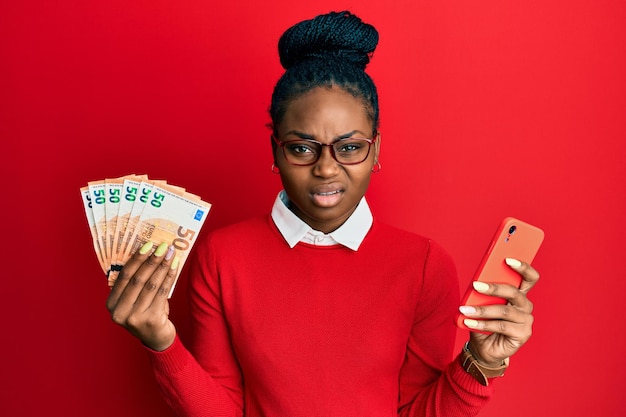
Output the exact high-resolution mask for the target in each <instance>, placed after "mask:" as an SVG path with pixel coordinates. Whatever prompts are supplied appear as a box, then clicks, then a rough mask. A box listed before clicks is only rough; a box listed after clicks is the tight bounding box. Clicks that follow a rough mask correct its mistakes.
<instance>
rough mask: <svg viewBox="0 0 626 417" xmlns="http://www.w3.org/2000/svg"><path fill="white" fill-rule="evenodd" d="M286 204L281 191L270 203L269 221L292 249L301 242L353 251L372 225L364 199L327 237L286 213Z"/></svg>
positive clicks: (287, 211)
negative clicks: (340, 246)
mask: <svg viewBox="0 0 626 417" xmlns="http://www.w3.org/2000/svg"><path fill="white" fill-rule="evenodd" d="M288 203H289V197H287V193H285V190H282V191H281V192H280V193H278V196H277V197H276V200H275V201H274V206H273V207H272V220H274V223H275V224H276V227H278V230H279V231H280V233H281V234H282V235H283V238H284V239H285V241H286V242H287V244H288V245H289V247H290V248H293V247H294V246H296V244H297V243H298V242H304V243H309V244H312V245H318V246H328V245H336V244H340V245H344V246H346V247H348V248H350V249H352V250H354V251H356V250H357V249H359V246H360V245H361V243H362V242H363V239H365V235H367V232H368V231H369V229H370V227H371V226H372V222H373V217H372V212H371V210H370V208H369V205H368V204H367V201H365V197H363V198H361V201H360V202H359V204H358V205H357V207H356V209H355V210H354V213H352V214H351V215H350V217H349V218H348V220H346V221H345V223H344V224H342V225H341V226H340V227H339V228H338V229H337V230H335V231H333V232H331V233H329V234H326V233H323V232H320V231H319V230H314V229H312V228H311V226H309V225H308V224H306V223H305V222H304V221H302V219H300V218H299V217H298V216H296V215H295V214H294V213H293V212H292V211H291V210H289V208H288V207H287V205H288Z"/></svg>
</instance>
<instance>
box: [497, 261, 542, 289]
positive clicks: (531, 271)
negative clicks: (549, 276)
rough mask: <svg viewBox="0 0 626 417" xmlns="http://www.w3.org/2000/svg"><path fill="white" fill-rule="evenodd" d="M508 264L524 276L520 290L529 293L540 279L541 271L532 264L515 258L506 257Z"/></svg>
mask: <svg viewBox="0 0 626 417" xmlns="http://www.w3.org/2000/svg"><path fill="white" fill-rule="evenodd" d="M505 262H506V264H507V265H508V266H509V267H511V269H513V270H514V271H516V272H518V273H519V274H520V275H521V276H522V283H521V285H520V288H519V289H520V291H522V292H523V293H527V292H528V291H530V289H531V288H532V287H534V286H535V284H537V281H539V272H537V270H536V269H535V268H533V267H532V266H530V264H528V263H526V262H522V261H519V260H517V259H513V258H506V260H505Z"/></svg>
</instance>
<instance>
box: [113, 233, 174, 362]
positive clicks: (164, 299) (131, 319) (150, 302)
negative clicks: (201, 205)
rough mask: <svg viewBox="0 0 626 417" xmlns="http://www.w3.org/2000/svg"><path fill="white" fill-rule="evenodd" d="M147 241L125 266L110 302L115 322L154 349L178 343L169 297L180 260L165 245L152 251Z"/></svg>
mask: <svg viewBox="0 0 626 417" xmlns="http://www.w3.org/2000/svg"><path fill="white" fill-rule="evenodd" d="M152 247H153V244H152V242H147V243H146V244H145V245H144V246H142V247H141V249H139V250H138V251H137V252H136V253H135V254H134V255H133V256H132V257H131V258H130V259H129V260H128V262H127V263H126V265H124V267H123V268H122V270H121V272H120V275H119V276H118V277H117V279H116V281H115V285H114V286H113V289H112V290H111V294H110V295H109V298H108V299H107V304H106V305H107V309H108V310H109V312H110V313H111V318H112V319H113V321H114V322H115V323H117V324H119V325H120V326H122V327H124V328H125V329H126V330H128V331H129V332H130V333H132V334H133V335H134V336H136V337H137V338H139V340H141V342H142V343H143V344H144V345H146V346H148V347H149V348H151V349H154V350H159V351H161V350H165V349H167V348H168V347H169V346H171V344H172V343H173V342H174V338H175V336H176V329H175V328H174V324H173V323H172V322H171V321H170V319H169V317H168V316H169V302H168V296H169V293H170V289H171V288H172V286H173V285H174V280H175V278H176V272H177V269H178V263H179V258H178V257H175V256H174V254H175V249H174V247H173V246H168V245H167V244H166V243H161V244H160V245H159V246H158V247H157V249H156V250H154V251H152Z"/></svg>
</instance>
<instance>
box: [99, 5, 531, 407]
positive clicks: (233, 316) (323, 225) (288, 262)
mask: <svg viewBox="0 0 626 417" xmlns="http://www.w3.org/2000/svg"><path fill="white" fill-rule="evenodd" d="M377 42H378V33H377V31H376V29H375V28H374V27H372V26H370V25H368V24H365V23H363V22H362V21H361V20H360V19H359V18H358V17H356V16H354V15H353V14H351V13H349V12H342V13H329V14H326V15H321V16H317V17H316V18H314V19H311V20H307V21H303V22H300V23H298V24H296V25H295V26H293V27H291V28H290V29H288V30H287V31H286V32H285V33H284V34H283V36H282V37H281V39H280V41H279V52H280V59H281V63H282V64H283V66H284V67H285V69H286V72H285V73H284V75H283V76H282V77H281V79H280V80H279V81H278V83H277V85H276V87H275V90H274V94H273V96H272V105H271V109H270V113H271V118H272V127H273V134H272V138H271V139H272V142H271V143H272V147H273V152H274V165H273V166H272V169H273V170H274V172H276V173H279V174H280V177H281V180H282V184H283V186H284V190H283V191H282V192H281V193H280V194H279V195H278V197H277V198H276V201H275V203H274V206H273V208H272V210H271V213H268V215H267V216H263V217H261V218H254V219H250V220H247V221H243V222H241V223H238V224H234V225H230V226H226V227H223V228H221V229H219V230H216V231H213V232H212V233H210V234H209V235H208V236H207V238H206V239H205V241H203V242H201V243H199V244H198V246H196V248H195V250H194V258H193V259H192V260H191V262H190V277H191V281H190V285H189V288H190V293H189V300H190V304H191V313H192V321H193V326H192V327H193V331H194V335H193V340H192V341H191V342H190V343H189V345H188V346H184V345H183V343H182V342H181V341H180V339H179V338H178V336H177V334H176V330H175V327H174V324H173V323H172V322H171V321H170V320H169V318H168V312H169V307H168V301H167V295H168V294H169V289H170V288H171V286H172V284H173V278H174V275H175V272H176V269H177V267H178V265H177V264H178V262H177V260H176V256H175V253H174V249H173V248H172V247H171V246H168V243H167V242H164V243H161V242H157V243H160V245H159V246H158V247H157V248H156V250H154V251H153V250H152V249H153V247H152V243H148V244H146V245H145V246H144V247H143V248H141V249H140V250H139V251H138V252H137V253H136V254H135V255H134V257H133V258H132V259H131V260H130V261H129V262H128V263H127V264H126V265H125V266H124V268H123V270H122V272H121V274H120V276H119V278H118V279H117V282H116V284H115V286H114V288H113V290H112V292H111V294H110V297H109V299H108V302H107V307H108V309H109V311H110V312H111V315H112V318H113V320H114V321H115V322H116V323H118V324H120V325H122V326H124V327H125V328H126V329H128V330H129V331H130V332H131V333H132V334H134V335H135V336H136V337H138V338H139V339H140V340H141V342H142V343H143V344H144V345H145V346H146V347H147V351H148V352H149V355H150V357H151V358H152V362H153V365H154V369H155V374H156V379H157V381H158V383H159V385H160V387H161V389H162V392H163V394H164V396H165V398H166V400H167V401H168V403H169V404H170V405H171V406H172V408H173V409H174V410H175V411H176V412H177V413H178V414H180V415H184V416H241V415H246V416H288V417H298V416H302V417H305V416H306V417H314V416H320V417H321V416H324V417H329V416H341V417H346V416H358V417H365V416H376V417H380V416H398V415H399V416H472V415H475V414H476V413H477V412H478V411H479V410H480V409H481V407H482V406H484V404H485V403H486V402H487V401H488V399H489V397H490V396H491V393H492V389H493V388H492V386H493V384H491V382H492V381H493V378H494V377H497V376H499V375H501V374H502V373H503V371H504V369H505V368H506V366H507V365H508V358H509V357H510V356H511V355H513V354H514V353H515V352H516V351H517V350H518V349H519V347H520V346H521V345H523V344H524V343H525V342H526V340H528V338H529V337H530V334H531V326H532V321H533V316H532V303H531V302H530V301H529V300H528V298H527V297H526V293H527V292H528V290H529V289H530V288H531V287H532V286H533V285H534V284H535V283H536V281H537V279H538V277H539V276H538V273H537V272H536V271H535V270H534V269H533V268H532V267H531V266H529V265H527V264H524V263H520V262H518V261H515V260H509V261H508V263H509V265H510V266H511V267H512V268H513V269H515V270H516V271H518V272H519V273H520V274H521V275H522V277H523V282H524V283H523V284H522V288H521V289H517V288H514V287H511V286H506V285H497V284H488V285H485V286H484V288H477V289H478V290H479V291H482V292H484V293H487V294H491V295H495V296H498V297H502V298H505V299H507V300H508V304H507V305H506V306H502V305H500V306H487V307H482V308H474V307H472V306H461V307H459V305H458V303H459V291H458V281H457V277H456V273H455V269H454V265H453V262H452V260H451V259H450V257H449V256H448V255H447V254H446V252H445V251H444V250H443V249H442V248H441V247H440V246H439V245H437V244H436V243H435V242H433V241H431V240H429V239H427V238H424V237H422V236H418V235H416V234H413V233H409V232H406V231H402V230H399V229H396V228H393V227H390V226H388V225H385V224H382V223H381V222H379V221H377V220H376V219H375V218H374V217H373V216H372V213H371V212H370V209H369V207H368V205H367V201H366V199H365V193H366V191H367V188H368V184H369V181H370V177H371V175H372V173H373V172H377V171H378V170H379V169H380V164H379V162H378V158H379V154H380V147H381V133H380V132H379V131H378V112H379V110H378V97H377V92H376V87H375V86H374V83H373V82H372V80H371V78H370V77H369V76H368V75H367V74H366V73H365V71H364V70H365V67H366V65H367V63H368V62H369V56H370V54H371V53H372V52H373V51H374V49H375V47H376V45H377ZM459 308H460V309H461V312H462V313H463V314H465V315H466V316H467V318H468V319H467V320H466V323H467V324H468V325H469V326H471V327H474V328H476V329H477V330H484V331H487V332H492V333H491V334H487V333H483V332H471V337H470V340H469V342H468V344H466V348H465V349H464V351H463V352H461V353H459V354H458V355H456V356H455V355H454V352H452V349H453V346H454V341H455V335H456V328H455V326H454V316H455V313H456V312H457V311H458V309H459ZM476 318H482V319H487V320H475V319H476Z"/></svg>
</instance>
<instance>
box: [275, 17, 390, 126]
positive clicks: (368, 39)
mask: <svg viewBox="0 0 626 417" xmlns="http://www.w3.org/2000/svg"><path fill="white" fill-rule="evenodd" d="M377 44H378V31H377V30H376V28H374V27H373V26H372V25H369V24H367V23H364V22H362V21H361V19H360V18H358V17H357V16H355V15H354V14H352V13H350V12H348V11H343V12H331V13H328V14H323V15H319V16H317V17H315V18H313V19H310V20H304V21H302V22H300V23H297V24H295V25H294V26H292V27H290V28H289V29H287V30H286V31H285V32H284V33H283V35H282V36H281V37H280V39H279V41H278V54H279V57H280V63H281V65H282V66H283V68H285V70H286V71H285V73H284V74H283V75H282V76H281V78H280V79H279V80H278V82H277V83H276V86H275V87H274V92H273V94H272V103H271V106H270V117H271V119H272V126H273V129H274V131H275V132H274V133H276V129H277V126H278V124H280V122H281V121H282V119H283V117H284V115H285V111H286V109H287V106H288V104H289V103H290V102H291V101H292V100H293V99H295V98H297V97H299V96H301V95H303V94H305V93H307V92H308V91H310V90H312V89H314V88H316V87H326V88H331V87H333V86H337V87H340V88H342V89H343V90H345V91H346V92H348V93H350V94H352V95H353V96H354V97H355V98H358V99H361V100H362V101H363V104H364V107H365V110H366V112H367V115H368V117H369V118H370V119H371V120H372V122H373V125H374V129H377V128H378V122H379V114H378V113H379V110H378V93H377V91H376V86H375V85H374V82H373V81H372V79H371V78H370V76H369V75H367V74H366V73H365V67H366V66H367V64H368V63H369V61H370V57H371V55H372V53H373V52H374V50H375V49H376V45H377Z"/></svg>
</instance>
